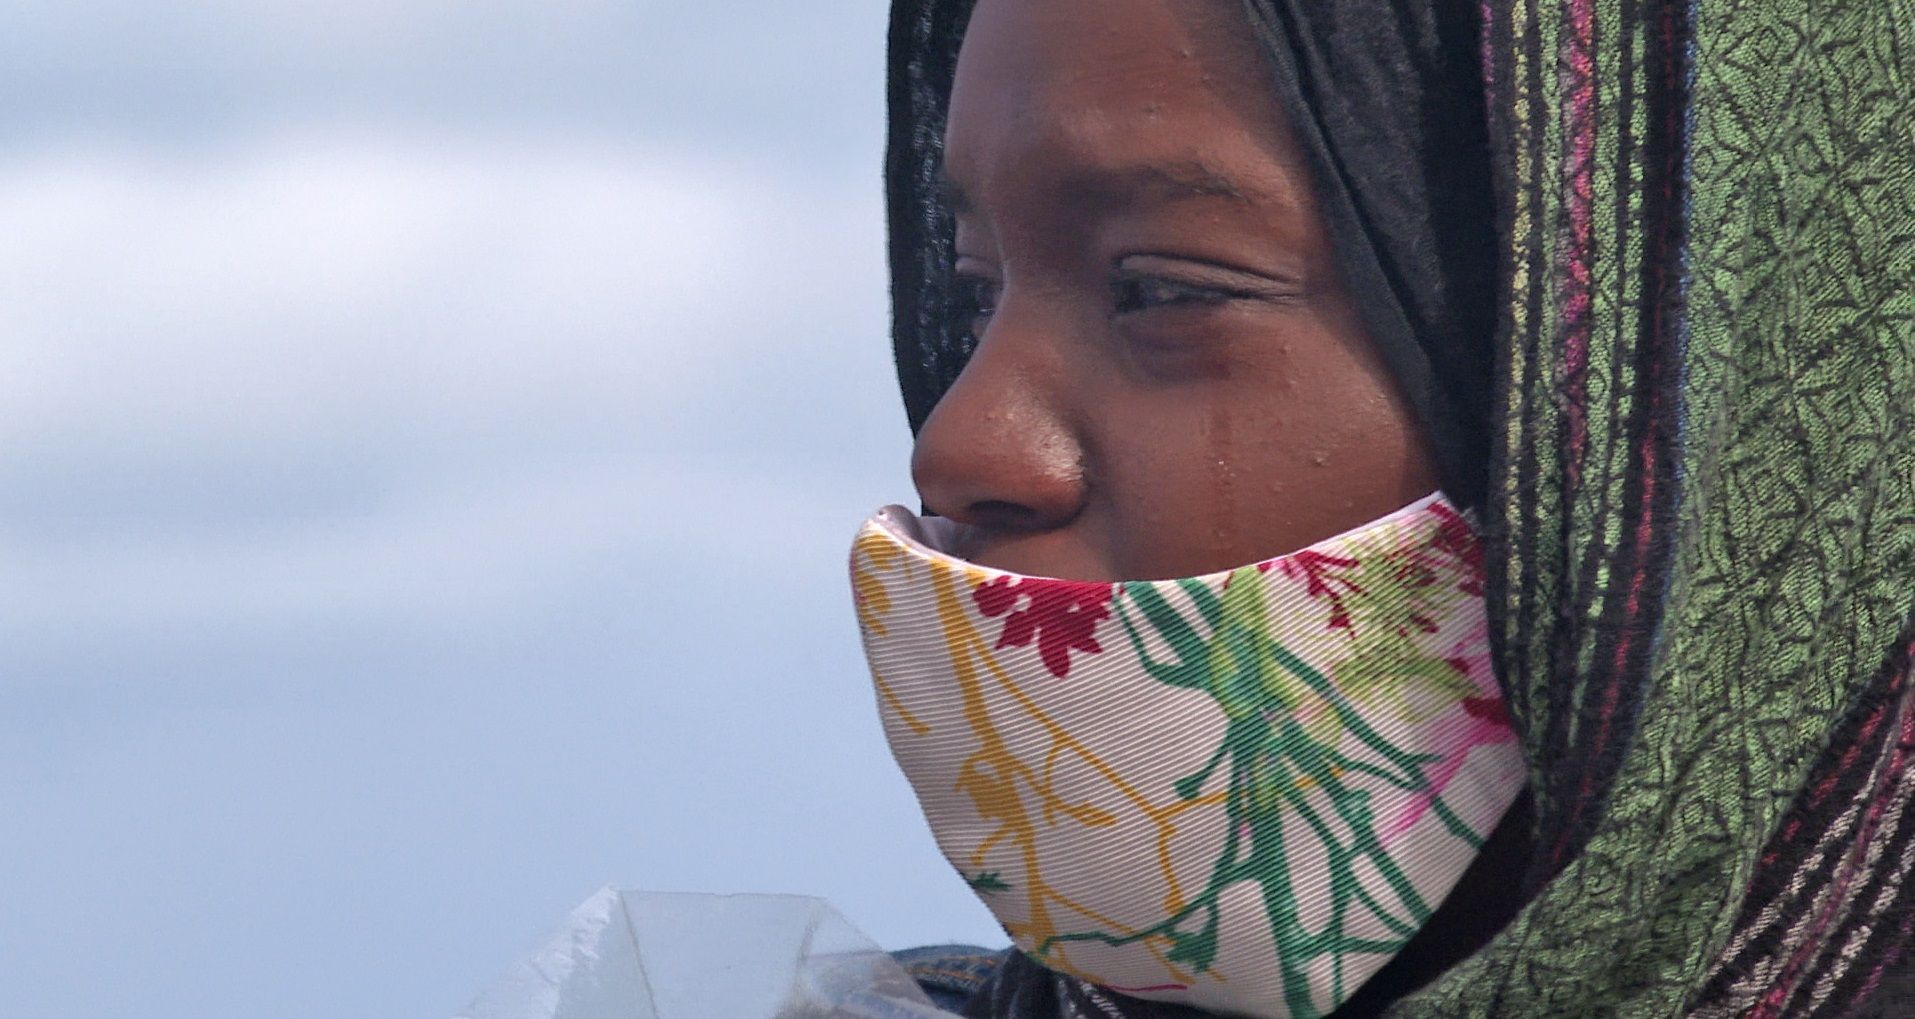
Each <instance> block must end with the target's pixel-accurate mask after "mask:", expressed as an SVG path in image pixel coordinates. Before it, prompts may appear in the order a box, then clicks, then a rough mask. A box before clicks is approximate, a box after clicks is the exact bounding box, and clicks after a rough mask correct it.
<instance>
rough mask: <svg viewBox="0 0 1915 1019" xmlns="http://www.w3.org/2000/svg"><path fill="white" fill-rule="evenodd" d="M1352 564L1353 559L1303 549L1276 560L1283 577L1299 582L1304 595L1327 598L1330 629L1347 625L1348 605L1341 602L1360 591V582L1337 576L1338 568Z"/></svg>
mask: <svg viewBox="0 0 1915 1019" xmlns="http://www.w3.org/2000/svg"><path fill="white" fill-rule="evenodd" d="M1355 566H1356V560H1355V559H1348V558H1345V557H1343V556H1334V555H1324V554H1323V553H1321V552H1317V551H1313V550H1311V549H1307V548H1306V549H1304V550H1303V551H1301V552H1298V553H1296V554H1295V555H1292V556H1288V557H1285V558H1283V559H1279V560H1277V568H1278V569H1280V570H1282V571H1283V575H1284V576H1286V577H1289V578H1290V579H1292V580H1301V581H1303V593H1304V594H1305V595H1308V596H1309V597H1311V598H1327V599H1329V601H1330V629H1332V630H1347V629H1349V628H1350V608H1349V606H1347V605H1345V604H1343V598H1344V596H1345V595H1351V594H1362V593H1363V587H1362V585H1360V584H1358V583H1357V582H1356V581H1354V580H1351V579H1350V578H1348V577H1343V576H1338V574H1339V573H1340V572H1341V571H1343V570H1348V569H1351V568H1353V567H1355Z"/></svg>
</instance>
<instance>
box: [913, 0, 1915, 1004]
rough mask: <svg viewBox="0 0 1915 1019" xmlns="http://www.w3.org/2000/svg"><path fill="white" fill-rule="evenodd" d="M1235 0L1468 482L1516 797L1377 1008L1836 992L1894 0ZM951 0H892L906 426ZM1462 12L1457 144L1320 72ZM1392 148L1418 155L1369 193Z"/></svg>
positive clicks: (1862, 809) (1876, 498)
mask: <svg viewBox="0 0 1915 1019" xmlns="http://www.w3.org/2000/svg"><path fill="white" fill-rule="evenodd" d="M1244 6H1245V9H1246V10H1247V11H1248V12H1249V18H1250V25H1251V26H1252V28H1253V30H1255V31H1257V32H1259V34H1260V35H1261V36H1262V37H1263V39H1264V41H1265V43H1266V48H1267V49H1268V50H1269V51H1270V53H1271V56H1272V63H1273V66H1275V67H1276V68H1277V69H1278V74H1277V75H1276V76H1275V77H1276V83H1275V86H1274V87H1275V88H1276V91H1277V92H1278V94H1279V96H1280V98H1281V99H1282V101H1283V102H1284V104H1285V106H1286V108H1287V109H1288V110H1289V111H1290V112H1291V115H1292V120H1293V122H1294V123H1295V124H1297V125H1298V129H1299V131H1300V132H1301V133H1302V134H1304V135H1305V141H1306V143H1307V144H1308V145H1309V146H1310V148H1311V151H1312V152H1313V153H1314V154H1315V156H1316V160H1317V162H1316V165H1315V170H1316V173H1317V176H1318V185H1319V192H1320V197H1321V198H1322V199H1323V201H1324V203H1325V206H1326V210H1325V211H1326V215H1327V216H1328V218H1329V220H1330V223H1331V228H1332V232H1333V236H1335V237H1336V238H1337V240H1338V242H1339V255H1340V257H1341V258H1342V259H1343V260H1344V268H1345V270H1346V272H1348V273H1350V274H1351V275H1352V278H1353V281H1354V285H1355V286H1356V288H1357V289H1358V290H1359V291H1364V292H1367V293H1370V294H1382V295H1383V296H1384V298H1386V299H1385V300H1381V301H1373V302H1371V303H1372V304H1380V305H1382V306H1384V307H1383V310H1381V311H1371V312H1370V315H1371V317H1370V318H1369V320H1368V324H1369V325H1370V327H1371V332H1372V334H1373V335H1374V336H1375V338H1376V339H1377V340H1378V342H1379V344H1380V345H1381V346H1382V347H1383V349H1384V351H1385V355H1386V359H1388V360H1389V361H1390V363H1391V365H1392V368H1393V369H1395V370H1396V371H1397V372H1398V375H1399V378H1400V379H1401V380H1402V381H1403V382H1404V385H1405V387H1406V389H1407V390H1409V392H1410V394H1411V398H1412V402H1413V403H1415V404H1416V405H1417V406H1418V409H1419V411H1420V412H1421V413H1422V414H1423V415H1424V418H1425V421H1426V424H1428V425H1429V427H1430V428H1431V431H1432V434H1433V436H1434V437H1435V441H1436V442H1437V445H1438V449H1439V455H1440V456H1441V457H1442V459H1443V460H1444V468H1445V475H1446V487H1447V488H1449V489H1450V490H1451V491H1452V493H1453V494H1455V495H1458V496H1459V499H1460V501H1469V502H1480V505H1481V506H1482V510H1483V515H1484V519H1485V520H1486V521H1487V525H1488V526H1487V528H1486V530H1487V533H1486V535H1485V537H1486V540H1487V547H1488V551H1489V559H1490V581H1491V587H1490V591H1489V611H1490V618H1491V620H1492V628H1493V636H1494V637H1495V638H1496V640H1497V647H1496V651H1497V658H1498V672H1499V679H1500V681H1501V682H1502V684H1503V685H1504V688H1505V690H1506V693H1507V696H1508V698H1509V700H1510V702H1511V705H1512V708H1513V711H1514V713H1515V715H1516V719H1517V722H1518V726H1519V728H1520V730H1521V735H1522V739H1523V742H1524V746H1525V753H1526V756H1527V759H1528V760H1529V762H1530V769H1531V780H1530V782H1531V789H1532V791H1533V793H1534V795H1535V803H1536V833H1535V834H1536V837H1535V854H1536V855H1535V858H1534V860H1533V861H1532V868H1531V873H1530V879H1531V886H1532V888H1533V890H1534V897H1533V898H1532V900H1531V901H1530V903H1529V905H1528V906H1527V907H1526V908H1525V909H1524V910H1523V911H1522V913H1521V914H1520V915H1519V916H1518V917H1517V919H1516V920H1515V921H1514V922H1513V923H1512V924H1511V925H1510V926H1509V928H1508V929H1506V930H1505V931H1504V932H1503V933H1502V934H1500V935H1499V936H1498V937H1497V938H1496V939H1495V940H1494V941H1492V942H1491V943H1490V944H1489V945H1488V946H1487V947H1486V948H1484V949H1483V950H1482V951H1480V952H1478V953H1477V954H1476V955H1475V956H1473V957H1471V958H1470V959H1468V960H1467V961H1465V962H1464V963H1462V964H1461V965H1459V966H1458V967H1457V968H1455V969H1454V970H1452V971H1451V972H1450V973H1448V974H1446V975H1445V976H1444V977H1443V978H1442V979H1440V980H1439V981H1438V982H1437V983H1435V984H1434V985H1432V986H1431V987H1428V988H1426V989H1425V990H1423V991H1422V992H1420V993H1418V994H1417V995H1415V996H1413V997H1411V998H1409V999H1406V1000H1404V1001H1402V1002H1399V1003H1398V1004H1397V1005H1396V1006H1395V1007H1394V1008H1393V1010H1392V1011H1391V1014H1392V1015H1398V1016H1406V1017H1407V1016H1414V1017H1422V1016H1479V1015H1480V1016H1491V1015H1500V1016H1523V1017H1529V1016H1555V1015H1603V1016H1607V1015H1616V1016H1643V1017H1650V1016H1654V1017H1661V1016H1686V1015H1694V1016H1709V1017H1714V1016H1725V1017H1726V1016H1754V1017H1771V1016H1790V1017H1793V1016H1818V1017H1819V1016H1835V1015H1847V1014H1851V1013H1853V1012H1854V1010H1856V1009H1857V1008H1858V1007H1862V1005H1861V1003H1863V1002H1866V1001H1868V1000H1870V999H1871V998H1876V997H1877V994H1876V992H1877V991H1878V990H1879V988H1880V987H1881V985H1882V983H1883V981H1884V980H1885V978H1886V977H1887V976H1888V975H1891V974H1894V973H1896V972H1897V971H1898V970H1900V969H1906V968H1908V966H1909V965H1910V962H1911V960H1909V959H1904V958H1902V957H1901V952H1902V949H1903V946H1904V945H1907V944H1909V943H1910V942H1911V940H1915V882H1911V881H1910V880H1909V876H1910V872H1911V869H1915V809H1908V808H1909V807H1910V806H1911V804H1915V768H1911V764H1912V763H1915V693H1912V692H1911V688H1910V658H1911V654H1912V653H1915V98H1912V97H1915V0H1871V2H1861V3H1852V4H1838V5H1811V4H1808V3H1803V2H1799V0H1693V2H1686V3H1685V2H1655V0H1555V2H1546V0H1514V2H1511V3H1507V4H1504V3H1496V4H1489V3H1485V4H1484V5H1483V7H1482V8H1481V10H1480V11H1479V10H1477V9H1475V8H1470V7H1465V6H1461V5H1458V4H1454V3H1425V4H1414V3H1411V4H1397V5H1395V6H1393V7H1391V8H1390V9H1389V11H1388V12H1383V11H1377V10H1374V9H1372V8H1371V5H1369V4H1365V3H1358V2H1355V0H1246V2H1245V3H1244ZM1431 11H1435V12H1436V13H1435V14H1433V15H1432V14H1431V13H1430V12H1431ZM968 13H969V4H968V3H967V2H963V0H956V2H951V0H946V2H939V0H897V2H896V3H895V4H894V6H893V22H892V67H891V86H890V87H891V104H892V115H893V121H892V138H891V149H890V155H889V162H888V165H887V177H888V187H889V191H890V201H891V217H892V272H893V285H894V297H895V301H896V306H895V313H896V315H895V323H894V324H895V339H896V343H897V349H898V357H899V372H900V378H901V380H902V382H903V387H904V390H905V398H906V404H907V408H908V409H909V410H910V412H911V416H912V421H913V424H914V426H915V425H916V424H917V423H918V422H920V421H922V419H923V417H924V416H925V415H926V414H928V412H929V409H930V407H931V405H932V404H934V403H935V402H936V399H937V396H938V395H939V394H940V393H941V392H942V389H943V387H944V386H945V385H947V384H948V382H949V380H950V378H952V377H953V376H954V375H955V372H956V371H957V370H958V369H959V368H961V366H962V363H963V358H964V356H965V354H966V351H964V350H963V349H962V348H961V345H960V344H958V343H957V341H956V340H955V339H954V338H953V337H952V336H951V335H949V333H948V331H946V330H943V329H942V327H941V326H940V324H939V323H940V315H941V314H942V312H941V309H940V300H941V297H940V292H941V291H940V287H941V286H942V282H941V281H942V280H943V279H944V274H945V273H947V272H948V264H947V262H946V260H947V259H948V256H949V237H948V230H949V220H948V216H947V215H945V213H944V212H943V210H942V209H941V208H939V207H938V205H937V198H936V194H935V189H934V188H932V187H931V186H930V185H931V182H932V180H933V179H934V173H933V171H934V169H935V166H936V161H937V158H938V151H939V141H940V138H941V135H942V116H943V103H944V101H945V100H946V99H947V98H948V93H949V85H950V74H951V71H952V67H953V64H954V61H955V54H956V49H957V43H958V40H959V39H960V38H961V35H962V31H963V25H964V21H965V19H966V17H967V16H968ZM1464 22H1467V24H1468V28H1469V35H1470V36H1471V38H1469V39H1468V40H1467V42H1468V44H1469V45H1470V46H1471V48H1473V49H1474V50H1475V52H1473V53H1471V54H1470V56H1471V57H1472V59H1471V60H1470V61H1469V64H1470V71H1471V73H1472V74H1473V75H1475V76H1477V77H1476V81H1475V82H1473V83H1472V84H1473V85H1474V88H1475V89H1478V90H1480V91H1475V92H1473V93H1470V104H1469V106H1468V107H1467V109H1468V110H1474V111H1477V112H1476V113H1475V114H1474V115H1473V116H1471V117H1466V118H1464V119H1465V122H1464V123H1461V124H1460V125H1459V126H1458V127H1457V128H1456V131H1457V132H1459V133H1460V136H1461V137H1464V138H1467V137H1469V134H1470V124H1469V123H1468V121H1475V122H1477V126H1476V128H1475V129H1476V130H1479V131H1480V130H1481V129H1482V125H1483V124H1486V125H1487V131H1488V135H1487V145H1486V146H1484V147H1483V149H1482V151H1483V152H1485V153H1486V154H1487V159H1486V160H1484V161H1483V162H1482V163H1472V162H1470V161H1468V160H1467V159H1464V158H1463V156H1467V154H1468V153H1467V152H1464V153H1462V154H1461V155H1459V156H1458V157H1457V158H1456V159H1452V158H1450V157H1449V155H1448V154H1447V153H1445V154H1443V155H1442V158H1433V157H1432V153H1433V152H1436V148H1435V147H1436V146H1440V145H1445V144H1451V142H1448V141H1445V139H1447V138H1449V137H1450V135H1449V134H1446V133H1445V132H1444V131H1442V130H1438V129H1431V125H1430V124H1428V123H1424V124H1422V125H1421V127H1422V128H1423V130H1421V131H1419V130H1415V129H1414V128H1416V127H1417V125H1415V124H1412V125H1410V127H1411V128H1412V129H1409V130H1404V131H1397V132H1395V133H1391V132H1389V131H1379V130H1378V129H1377V128H1376V126H1375V123H1374V122H1373V121H1372V120H1370V119H1367V118H1365V117H1364V116H1362V114H1363V113H1364V110H1363V109H1362V108H1361V106H1360V103H1361V100H1362V98H1363V96H1364V94H1365V92H1366V90H1365V89H1364V88H1361V87H1351V88H1344V87H1343V86H1344V85H1346V84H1352V83H1354V84H1355V85H1363V84H1366V83H1367V84H1375V83H1377V82H1379V81H1380V82H1383V83H1384V84H1385V85H1386V86H1387V87H1385V88H1384V89H1382V90H1380V94H1382V95H1383V96H1384V97H1385V98H1388V97H1389V96H1392V95H1402V94H1405V90H1416V89H1422V90H1423V92H1422V93H1419V94H1421V95H1422V96H1423V98H1425V99H1432V97H1433V100H1432V101H1441V100H1444V98H1445V97H1450V99H1451V100H1453V98H1454V96H1455V95H1456V94H1458V90H1457V89H1456V88H1455V87H1453V86H1454V83H1453V82H1451V81H1448V80H1446V79H1445V78H1444V77H1443V76H1444V75H1445V74H1446V73H1448V70H1449V69H1451V68H1453V66H1454V61H1452V62H1451V63H1448V64H1446V63H1444V62H1443V61H1441V60H1433V59H1425V58H1427V57H1428V56H1429V55H1430V54H1432V53H1450V54H1454V53H1455V52H1456V39H1455V38H1454V36H1455V27H1454V26H1456V25H1457V24H1459V23H1464ZM1431 26H1434V27H1433V28H1432V27H1431ZM1445 26H1447V27H1445ZM1419 32H1420V33H1421V35H1418V33H1419ZM1391 33H1400V36H1399V35H1392V34H1391ZM1406 40H1407V42H1406ZM1421 43H1427V44H1428V45H1427V46H1426V47H1425V48H1423V49H1419V48H1418V46H1419V45H1420V44H1421ZM1392 46H1396V47H1398V49H1397V50H1396V51H1393V52H1395V53H1396V54H1397V55H1396V56H1395V57H1390V58H1388V59H1378V58H1377V53H1379V52H1386V51H1389V48H1390V47H1392ZM1362 75H1367V76H1368V77H1364V78H1362V80H1361V81H1357V80H1356V79H1355V78H1354V77H1353V76H1362ZM1369 91H1378V90H1374V89H1371V90H1369ZM1352 96H1354V97H1356V98H1355V99H1354V100H1352V99H1351V97H1352ZM1345 100H1350V101H1351V102H1355V103H1357V104H1358V105H1357V106H1355V107H1349V106H1348V105H1347V104H1345V105H1340V104H1344V103H1345ZM1485 102H1486V106H1487V113H1488V115H1487V117H1486V118H1483V117H1481V114H1480V111H1481V110H1482V109H1484V105H1483V103H1485ZM1403 105H1406V106H1411V107H1418V104H1416V103H1404V104H1403ZM1439 107H1440V102H1439ZM1418 108H1421V109H1426V110H1427V109H1431V108H1438V107H1432V106H1430V105H1429V104H1428V103H1425V104H1422V105H1421V106H1420V107H1418ZM1353 125H1355V126H1354V127H1353ZM1392 146H1394V147H1395V148H1394V149H1393V148H1392ZM1378 152H1384V153H1393V155H1392V156H1391V157H1390V158H1385V159H1381V160H1379V159H1377V158H1374V157H1375V156H1376V154H1377V153H1378ZM1359 156H1360V157H1363V158H1358V157H1359ZM1397 157H1402V158H1397ZM1406 159H1407V160H1409V162H1408V163H1405V162H1404V160H1406ZM1378 165H1382V166H1384V167H1385V168H1386V172H1382V173H1379V172H1377V171H1376V169H1375V168H1376V167H1377V166H1378ZM1399 165H1422V166H1424V167H1432V166H1434V167H1437V168H1438V171H1437V172H1433V173H1428V174H1425V175H1423V176H1422V177H1416V178H1415V179H1414V180H1412V181H1411V183H1410V185H1408V186H1410V187H1411V189H1412V190H1414V189H1415V188H1416V187H1422V188H1424V190H1425V192H1426V193H1422V194H1409V195H1407V196H1406V195H1405V194H1403V193H1402V192H1401V190H1400V189H1401V188H1403V187H1405V186H1406V185H1405V184H1404V179H1405V178H1407V177H1414V175H1409V174H1394V175H1393V174H1392V173H1391V172H1387V168H1392V167H1397V166H1399ZM1458 166H1461V167H1466V168H1468V169H1469V170H1470V174H1464V175H1462V179H1460V180H1450V179H1446V178H1445V177H1444V173H1443V172H1442V170H1441V168H1443V167H1450V168H1452V170H1451V172H1452V173H1454V172H1455V171H1454V168H1455V167H1458ZM1479 168H1480V169H1479ZM1472 174H1473V175H1475V176H1471V175H1472ZM1484 175H1486V176H1487V177H1488V179H1489V180H1490V181H1491V182H1492V184H1493V187H1491V188H1489V189H1488V190H1486V191H1484V192H1483V193H1484V194H1486V195H1489V196H1491V199H1490V200H1489V202H1488V203H1487V204H1488V205H1490V206H1491V207H1493V210H1494V211H1493V213H1492V215H1491V216H1490V217H1489V220H1490V222H1491V223H1493V226H1494V230H1493V232H1492V231H1490V230H1488V229H1483V230H1481V231H1480V234H1479V235H1480V237H1482V238H1484V239H1486V241H1493V243H1494V245H1495V247H1494V249H1493V250H1492V251H1491V252H1490V253H1489V255H1488V256H1487V257H1488V261H1487V264H1489V265H1490V266H1491V267H1492V268H1491V271H1490V272H1488V273H1486V274H1484V276H1485V278H1484V279H1483V280H1481V282H1482V283H1483V284H1484V286H1485V287H1486V288H1487V289H1482V290H1481V292H1480V293H1474V294H1473V293H1472V292H1471V291H1470V286H1469V284H1470V279H1469V278H1468V277H1467V275H1465V276H1463V277H1457V278H1444V273H1445V272H1449V273H1450V274H1451V276H1455V273H1454V271H1453V270H1450V269H1445V268H1444V266H1445V265H1456V264H1461V265H1464V266H1469V265H1473V264H1475V263H1474V262H1473V261H1472V259H1473V258H1474V257H1475V256H1474V255H1473V254H1471V251H1470V250H1469V248H1470V246H1471V245H1472V244H1474V243H1476V242H1474V241H1471V240H1470V239H1469V238H1468V237H1466V236H1462V235H1460V234H1457V233H1456V232H1455V231H1454V230H1451V229H1449V226H1451V225H1453V224H1454V223H1455V219H1454V217H1452V218H1450V219H1447V220H1443V219H1427V218H1419V217H1417V216H1415V215H1413V214H1411V213H1413V212H1414V210H1415V209H1416V208H1418V207H1419V204H1418V203H1419V202H1420V203H1421V206H1420V207H1421V208H1423V209H1424V210H1425V212H1426V213H1427V212H1428V210H1429V209H1430V208H1432V207H1435V208H1442V207H1444V205H1445V204H1447V203H1446V202H1445V199H1446V198H1447V196H1448V195H1449V194H1450V193H1451V192H1454V191H1457V190H1458V189H1462V190H1463V191H1467V188H1468V186H1469V182H1470V180H1471V179H1478V178H1480V177H1481V176H1484ZM1478 182H1479V183H1480V180H1479V181H1478ZM1446 189H1447V190H1446ZM1431 223H1434V224H1435V225H1434V226H1431V225H1430V224H1431ZM1446 224H1447V225H1446ZM1485 225H1486V226H1487V224H1485ZM1432 245H1434V246H1435V247H1434V248H1432ZM1431 250H1435V251H1436V252H1437V255H1438V257H1437V258H1436V259H1435V260H1434V261H1435V262H1437V263H1439V264H1437V265H1434V266H1431V265H1428V264H1421V263H1418V262H1417V261H1416V259H1417V257H1418V255H1419V253H1421V255H1422V256H1424V257H1426V258H1427V256H1428V255H1429V252H1430V251H1431ZM1452 253H1454V254H1455V256H1456V259H1455V260H1454V261H1452V262H1446V261H1445V260H1444V257H1445V256H1448V255H1450V254H1452ZM1432 273H1434V274H1435V275H1431V274H1432ZM1366 274H1367V275H1366ZM1366 280H1368V282H1367V283H1366V282H1365V281H1366ZM1492 284H1493V286H1492ZM1479 298H1480V303H1472V302H1478V300H1479ZM1478 307H1480V308H1483V309H1487V312H1488V313H1487V314H1486V315H1478V314H1477V313H1476V312H1474V311H1473V310H1472V309H1474V308H1478ZM1479 319H1480V320H1481V321H1484V322H1485V323H1488V322H1489V321H1490V320H1491V319H1494V322H1493V324H1490V325H1486V326H1485V327H1484V328H1482V329H1478V330H1476V332H1475V333H1474V334H1472V333H1471V328H1472V327H1471V323H1473V322H1476V321H1478V320H1479ZM1471 335H1477V336H1482V337H1489V338H1493V343H1473V342H1472V341H1471V339H1470V337H1471ZM1483 380H1487V384H1483ZM1472 457H1474V459H1472ZM1485 465H1486V466H1485ZM1479 493H1480V497H1479Z"/></svg>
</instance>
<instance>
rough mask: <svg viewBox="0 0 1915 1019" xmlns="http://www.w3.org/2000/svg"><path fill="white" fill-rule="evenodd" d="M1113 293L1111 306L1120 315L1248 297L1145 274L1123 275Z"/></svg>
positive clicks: (1225, 290) (1112, 288)
mask: <svg viewBox="0 0 1915 1019" xmlns="http://www.w3.org/2000/svg"><path fill="white" fill-rule="evenodd" d="M1110 289H1111V301H1112V306H1113V307H1114V308H1115V310H1116V311H1117V313H1118V314H1119V315H1128V314H1131V313H1133V312H1139V311H1149V310H1150V309H1152V308H1164V307H1176V306H1180V305H1182V306H1198V307H1208V306H1211V305H1217V304H1222V303H1224V302H1226V301H1229V300H1233V299H1235V298H1238V297H1243V296H1246V295H1244V294H1243V293H1241V292H1237V291H1232V290H1228V289H1225V288H1222V287H1215V286H1206V285H1204V284H1200V283H1191V282H1186V281H1183V280H1176V279H1170V278H1168V277H1164V276H1153V275H1147V274H1142V273H1120V274H1119V275H1118V277H1117V278H1116V279H1114V280H1112V281H1111V287H1110Z"/></svg>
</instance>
